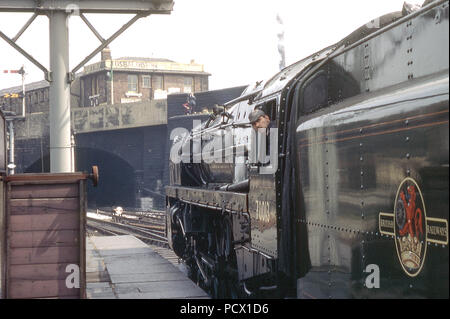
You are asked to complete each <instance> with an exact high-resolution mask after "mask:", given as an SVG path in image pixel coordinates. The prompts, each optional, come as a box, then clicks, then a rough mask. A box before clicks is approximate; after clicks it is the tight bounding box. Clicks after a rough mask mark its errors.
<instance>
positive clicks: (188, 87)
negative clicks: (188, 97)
mask: <svg viewBox="0 0 450 319" xmlns="http://www.w3.org/2000/svg"><path fill="white" fill-rule="evenodd" d="M193 83H194V79H193V78H192V77H186V78H184V93H192V91H193V87H192V86H193Z"/></svg>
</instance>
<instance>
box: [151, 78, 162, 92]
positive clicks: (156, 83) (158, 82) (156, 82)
mask: <svg viewBox="0 0 450 319" xmlns="http://www.w3.org/2000/svg"><path fill="white" fill-rule="evenodd" d="M153 88H154V89H155V90H163V88H164V87H163V77H162V76H160V75H155V76H153Z"/></svg>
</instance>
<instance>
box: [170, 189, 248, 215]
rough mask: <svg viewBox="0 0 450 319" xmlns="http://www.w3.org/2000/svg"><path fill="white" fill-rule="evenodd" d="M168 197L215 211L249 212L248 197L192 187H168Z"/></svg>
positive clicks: (242, 194) (241, 194)
mask: <svg viewBox="0 0 450 319" xmlns="http://www.w3.org/2000/svg"><path fill="white" fill-rule="evenodd" d="M166 195H167V196H168V197H170V198H176V199H178V200H180V201H182V202H185V203H190V204H194V205H198V206H202V207H206V208H211V209H215V210H226V211H229V212H248V195H247V194H245V193H234V192H226V191H218V190H208V189H201V188H192V187H181V186H167V187H166Z"/></svg>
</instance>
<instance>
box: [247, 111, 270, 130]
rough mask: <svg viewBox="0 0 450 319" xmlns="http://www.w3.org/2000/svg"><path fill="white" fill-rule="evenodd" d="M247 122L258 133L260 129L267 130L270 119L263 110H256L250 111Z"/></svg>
mask: <svg viewBox="0 0 450 319" xmlns="http://www.w3.org/2000/svg"><path fill="white" fill-rule="evenodd" d="M248 120H249V121H250V123H251V124H252V127H253V129H254V130H255V131H258V129H260V128H264V129H267V128H269V126H270V118H269V116H268V115H267V114H266V113H264V111H263V110H259V109H257V110H254V111H252V112H251V113H250V115H249V116H248Z"/></svg>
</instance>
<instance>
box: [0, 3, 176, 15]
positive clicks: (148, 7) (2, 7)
mask: <svg viewBox="0 0 450 319" xmlns="http://www.w3.org/2000/svg"><path fill="white" fill-rule="evenodd" d="M173 5H174V2H173V0H126V1H124V0H78V1H76V0H0V12H36V11H40V10H42V11H65V12H70V11H71V10H72V11H73V9H74V8H76V9H77V10H79V12H80V13H147V14H170V13H171V11H172V10H173Z"/></svg>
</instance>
